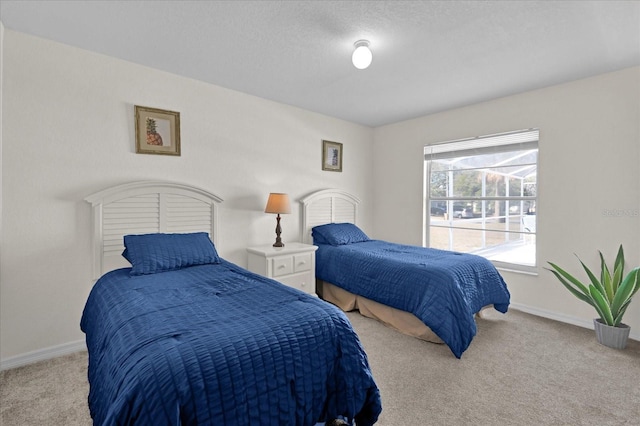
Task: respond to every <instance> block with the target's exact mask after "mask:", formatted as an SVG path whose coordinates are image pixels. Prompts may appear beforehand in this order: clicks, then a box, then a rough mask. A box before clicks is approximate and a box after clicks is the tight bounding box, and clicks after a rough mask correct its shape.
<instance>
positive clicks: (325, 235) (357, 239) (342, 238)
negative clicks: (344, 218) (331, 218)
mask: <svg viewBox="0 0 640 426" xmlns="http://www.w3.org/2000/svg"><path fill="white" fill-rule="evenodd" d="M311 235H312V236H313V242H314V243H316V244H330V245H332V246H340V245H344V244H352V243H361V242H363V241H369V240H370V239H369V237H368V236H367V234H365V233H364V232H362V230H361V229H360V228H358V227H357V226H356V225H354V224H353V223H328V224H326V225H318V226H314V227H313V228H312V229H311Z"/></svg>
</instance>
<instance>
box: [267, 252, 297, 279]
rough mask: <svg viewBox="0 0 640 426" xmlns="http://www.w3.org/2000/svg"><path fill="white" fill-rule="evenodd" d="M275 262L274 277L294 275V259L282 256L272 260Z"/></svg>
mask: <svg viewBox="0 0 640 426" xmlns="http://www.w3.org/2000/svg"><path fill="white" fill-rule="evenodd" d="M272 262H273V276H274V277H280V276H282V275H289V274H291V273H293V257H292V256H281V257H275V258H273V259H272Z"/></svg>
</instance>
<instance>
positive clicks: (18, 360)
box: [0, 340, 87, 370]
mask: <svg viewBox="0 0 640 426" xmlns="http://www.w3.org/2000/svg"><path fill="white" fill-rule="evenodd" d="M86 349H87V345H86V343H85V341H84V340H78V341H76V342H70V343H65V344H62V345H57V346H51V347H48V348H44V349H39V350H37V351H32V352H27V353H24V354H22V355H16V356H12V357H9V358H7V359H3V360H1V361H0V370H8V369H10V368H16V367H22V366H23V365H27V364H33V363H34V362H38V361H45V360H47V359H52V358H56V357H59V356H63V355H68V354H72V353H74V352H79V351H82V350H86Z"/></svg>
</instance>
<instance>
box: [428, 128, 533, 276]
mask: <svg viewBox="0 0 640 426" xmlns="http://www.w3.org/2000/svg"><path fill="white" fill-rule="evenodd" d="M538 135H539V131H538V130H537V129H529V130H523V131H517V132H510V133H503V134H498V135H490V136H482V137H477V138H472V139H465V140H458V141H451V142H444V143H439V144H434V145H428V146H425V148H424V165H425V180H426V184H425V215H424V216H425V218H426V220H425V227H424V228H425V242H426V245H427V246H428V247H433V248H438V249H444V250H453V251H459V252H465V253H473V254H478V255H481V256H484V257H486V258H487V259H489V260H491V261H492V262H493V263H494V264H495V265H496V266H497V267H503V268H510V269H517V270H521V271H526V272H535V266H536V217H537V216H536V204H537V170H538Z"/></svg>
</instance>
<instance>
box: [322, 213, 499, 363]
mask: <svg viewBox="0 0 640 426" xmlns="http://www.w3.org/2000/svg"><path fill="white" fill-rule="evenodd" d="M312 236H313V242H314V244H316V245H317V246H318V250H317V252H316V277H317V278H318V279H319V280H322V281H325V282H327V283H331V284H332V285H334V286H337V287H339V288H341V289H343V290H346V291H347V292H349V293H352V294H355V295H358V296H362V297H365V298H367V299H369V300H373V301H375V302H378V303H381V304H383V305H385V306H389V307H392V308H395V309H398V310H401V311H405V312H410V313H412V314H413V315H415V316H416V317H417V318H418V319H419V320H420V321H422V322H423V323H424V324H425V325H427V326H428V327H429V328H430V329H431V330H432V331H433V332H434V333H435V334H436V335H437V336H438V337H439V338H440V339H442V341H444V343H446V344H447V345H448V346H449V348H450V349H451V352H452V353H453V354H454V355H455V356H456V357H457V358H460V357H461V356H462V354H463V352H464V351H465V350H466V349H467V348H468V347H469V344H470V343H471V340H472V339H473V337H474V336H475V334H476V322H475V318H474V315H475V314H476V313H477V312H479V311H480V310H481V309H482V308H483V307H485V306H488V305H493V307H494V308H495V309H496V310H498V311H499V312H503V313H504V312H506V311H507V309H508V306H509V301H510V294H509V291H508V289H507V286H506V284H505V282H504V280H503V279H502V277H501V276H500V274H499V273H498V271H497V270H496V268H495V267H494V266H493V264H492V263H491V262H490V261H488V260H487V259H485V258H483V257H480V256H475V255H472V254H463V253H457V252H451V251H444V250H437V249H430V248H424V247H417V246H409V245H403V244H395V243H389V242H385V241H380V240H371V239H369V238H368V237H367V235H366V234H364V233H363V232H362V231H361V230H360V229H359V228H358V227H357V226H356V225H354V224H351V223H330V224H325V225H320V226H316V227H314V228H313V229H312Z"/></svg>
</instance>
